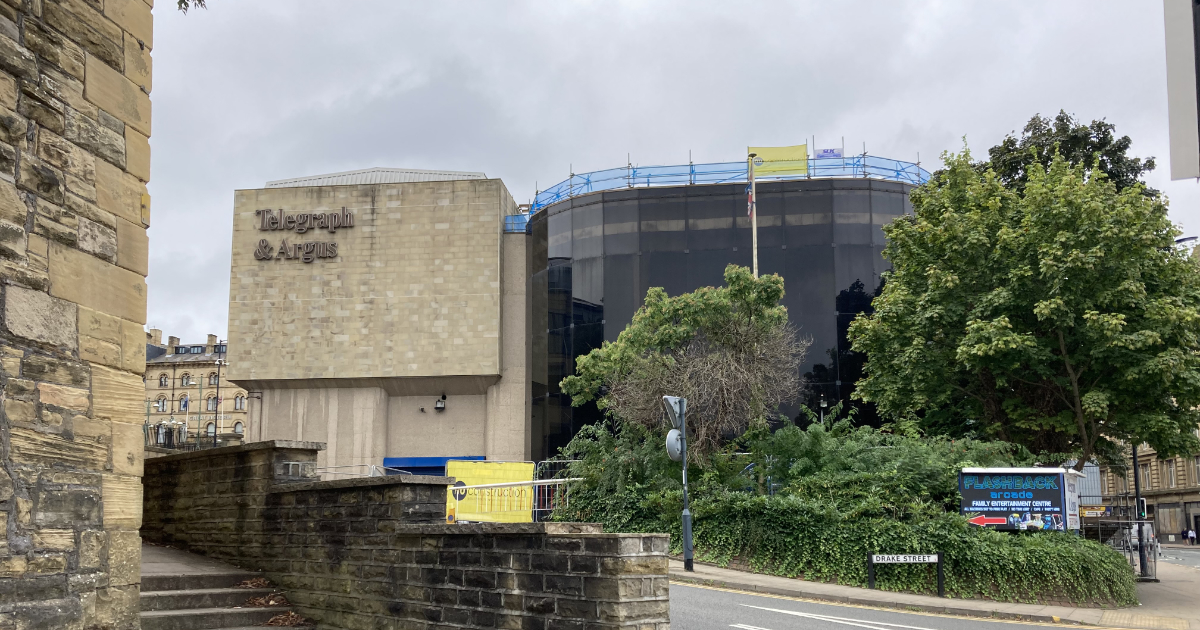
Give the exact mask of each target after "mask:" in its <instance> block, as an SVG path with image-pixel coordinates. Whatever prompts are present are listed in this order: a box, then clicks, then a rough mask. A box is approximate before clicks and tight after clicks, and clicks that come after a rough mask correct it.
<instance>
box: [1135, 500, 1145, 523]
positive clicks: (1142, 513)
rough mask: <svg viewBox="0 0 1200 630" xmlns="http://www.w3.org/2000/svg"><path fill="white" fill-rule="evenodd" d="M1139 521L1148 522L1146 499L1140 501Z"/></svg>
mask: <svg viewBox="0 0 1200 630" xmlns="http://www.w3.org/2000/svg"><path fill="white" fill-rule="evenodd" d="M1137 520H1139V521H1144V520H1146V500H1145V499H1138V505H1137Z"/></svg>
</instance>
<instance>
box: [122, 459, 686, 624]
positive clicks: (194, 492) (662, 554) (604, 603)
mask: <svg viewBox="0 0 1200 630" xmlns="http://www.w3.org/2000/svg"><path fill="white" fill-rule="evenodd" d="M318 446H319V445H315V444H311V443H308V444H306V443H299V442H283V441H278V442H264V443H256V444H248V445H245V446H239V447H228V448H218V449H212V450H209V451H201V452H197V453H186V454H179V455H168V456H165V457H160V458H155V459H152V460H149V461H147V462H146V469H147V471H146V483H145V495H146V499H145V525H144V526H143V530H142V533H143V536H145V538H146V539H147V540H151V541H155V542H161V543H169V544H173V545H175V546H178V547H180V548H184V549H188V550H191V551H194V552H197V553H204V554H206V555H210V556H212V557H217V558H221V559H224V560H226V561H228V562H231V563H233V564H236V565H239V566H242V567H244V568H248V569H258V570H263V571H265V572H266V573H267V575H268V577H270V579H272V580H273V581H274V582H275V583H277V584H278V585H280V586H281V587H283V588H284V589H285V590H286V591H287V594H288V597H289V599H290V600H291V601H292V603H293V604H295V607H296V609H297V610H298V611H299V612H300V613H302V614H304V615H305V616H308V617H310V618H312V619H314V620H316V621H318V622H319V623H320V624H321V627H328V628H340V629H345V630H368V629H370V630H373V629H375V628H427V627H428V628H432V627H438V628H512V629H520V630H524V629H536V630H551V629H558V628H564V629H568V630H572V629H577V630H591V629H595V630H609V629H614V630H615V629H618V628H621V629H632V628H637V629H638V630H666V629H667V628H668V623H669V610H668V592H667V591H668V580H667V556H666V552H667V544H668V537H667V535H665V534H605V533H602V532H601V531H600V528H599V526H597V525H589V524H581V523H520V524H474V525H447V524H445V523H444V520H445V496H446V486H447V485H449V484H450V483H451V481H452V480H451V479H449V478H446V477H408V476H395V477H374V478H363V479H352V480H343V481H333V482H314V481H311V480H312V479H313V478H314V476H315V474H316V473H315V461H316V452H317V451H316V448H317V447H318Z"/></svg>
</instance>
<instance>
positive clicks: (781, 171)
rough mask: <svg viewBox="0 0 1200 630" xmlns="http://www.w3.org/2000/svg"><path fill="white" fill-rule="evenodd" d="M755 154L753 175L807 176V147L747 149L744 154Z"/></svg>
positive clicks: (801, 145) (798, 145)
mask: <svg viewBox="0 0 1200 630" xmlns="http://www.w3.org/2000/svg"><path fill="white" fill-rule="evenodd" d="M751 153H753V154H755V156H754V157H753V158H751V159H753V160H754V175H755V176H756V177H757V176H773V175H807V174H808V145H807V144H797V145H796V146H793V147H747V149H746V154H747V155H749V154H751Z"/></svg>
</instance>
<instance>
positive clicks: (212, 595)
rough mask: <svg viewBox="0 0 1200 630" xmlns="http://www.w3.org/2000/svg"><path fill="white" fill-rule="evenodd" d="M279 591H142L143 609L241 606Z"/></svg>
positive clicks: (223, 589)
mask: <svg viewBox="0 0 1200 630" xmlns="http://www.w3.org/2000/svg"><path fill="white" fill-rule="evenodd" d="M277 592H279V591H278V590H276V589H273V588H204V589H192V590H181V591H151V592H148V593H142V610H146V611H151V610H184V609H188V608H239V607H241V606H244V605H245V604H246V600H248V599H250V598H251V597H261V596H263V595H270V594H272V593H277Z"/></svg>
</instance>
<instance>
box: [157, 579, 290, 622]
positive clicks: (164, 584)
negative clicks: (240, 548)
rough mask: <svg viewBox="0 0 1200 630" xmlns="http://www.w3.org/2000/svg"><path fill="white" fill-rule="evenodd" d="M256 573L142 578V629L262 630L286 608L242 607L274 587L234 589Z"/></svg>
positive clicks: (270, 591)
mask: <svg viewBox="0 0 1200 630" xmlns="http://www.w3.org/2000/svg"><path fill="white" fill-rule="evenodd" d="M259 577H262V576H261V575H260V574H257V573H247V572H241V571H238V572H226V573H197V574H188V575H144V576H142V594H141V608H142V612H141V615H140V617H141V625H142V630H249V629H250V628H261V627H262V624H263V623H265V622H266V621H267V620H269V619H270V618H271V617H274V616H275V615H280V614H283V613H286V612H288V611H289V610H291V608H290V607H287V606H278V607H242V606H243V605H244V604H245V603H246V600H248V599H250V598H251V597H260V596H263V595H270V594H271V593H276V592H279V591H278V589H273V588H269V587H268V588H235V587H236V585H238V584H240V583H242V582H244V581H246V580H250V579H254V578H259Z"/></svg>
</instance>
